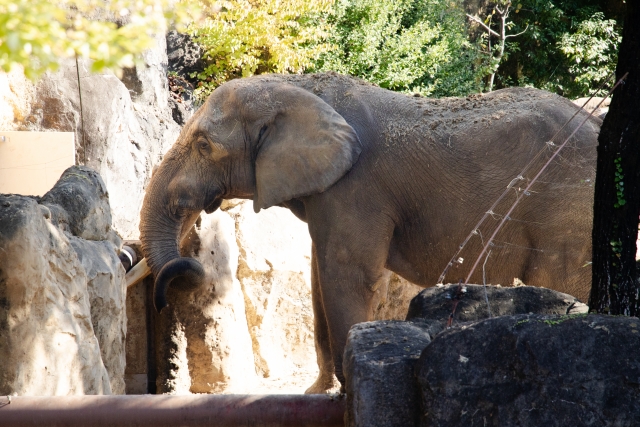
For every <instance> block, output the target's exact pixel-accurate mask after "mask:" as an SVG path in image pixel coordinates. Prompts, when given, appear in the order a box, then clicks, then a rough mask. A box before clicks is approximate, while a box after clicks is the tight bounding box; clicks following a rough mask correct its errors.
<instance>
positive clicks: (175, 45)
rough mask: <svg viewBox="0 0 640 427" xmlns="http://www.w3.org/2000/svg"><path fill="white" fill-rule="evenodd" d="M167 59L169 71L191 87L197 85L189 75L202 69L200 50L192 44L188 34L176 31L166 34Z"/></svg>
mask: <svg viewBox="0 0 640 427" xmlns="http://www.w3.org/2000/svg"><path fill="white" fill-rule="evenodd" d="M167 59H168V61H169V71H172V72H174V73H176V74H177V75H178V76H180V77H182V78H184V79H186V80H187V81H188V82H189V83H191V84H192V85H196V84H198V80H197V79H196V78H195V77H191V74H193V73H197V72H200V71H202V70H203V69H204V63H203V61H202V49H201V48H200V46H198V45H197V44H196V43H194V42H193V40H192V39H191V36H189V35H188V34H183V33H179V32H177V31H169V32H168V33H167Z"/></svg>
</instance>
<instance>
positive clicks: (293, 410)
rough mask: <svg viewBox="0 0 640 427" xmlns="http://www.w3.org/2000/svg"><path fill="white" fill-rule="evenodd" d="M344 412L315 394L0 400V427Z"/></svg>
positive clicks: (274, 419)
mask: <svg viewBox="0 0 640 427" xmlns="http://www.w3.org/2000/svg"><path fill="white" fill-rule="evenodd" d="M344 412H345V399H344V398H343V397H338V396H331V395H319V394H316V395H302V394H300V395H284V394H283V395H233V394H228V395H188V396H168V395H135V396H134V395H128V396H51V397H46V396H38V397H36V396H12V397H10V398H8V397H4V396H3V397H0V427H5V426H6V427H8V426H11V427H34V426H39V427H40V426H47V427H80V426H91V427H106V426H109V427H116V426H132V427H133V426H141V427H142V426H144V427H148V426H153V427H164V426H171V427H190V426H217V427H232V426H233V427H240V426H246V427H248V426H251V427H294V426H295V427H330V426H331V427H333V426H336V427H338V426H340V427H342V426H344Z"/></svg>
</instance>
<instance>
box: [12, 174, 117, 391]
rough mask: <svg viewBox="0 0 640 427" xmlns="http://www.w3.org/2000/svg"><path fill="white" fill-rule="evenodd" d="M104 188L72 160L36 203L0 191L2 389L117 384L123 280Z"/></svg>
mask: <svg viewBox="0 0 640 427" xmlns="http://www.w3.org/2000/svg"><path fill="white" fill-rule="evenodd" d="M103 191H104V183H103V182H102V180H101V179H100V176H99V175H97V174H96V173H95V171H93V170H91V169H89V168H85V167H72V168H70V169H68V170H67V171H66V172H65V173H64V174H63V177H62V178H61V180H60V181H59V182H58V184H57V185H56V186H55V187H54V188H53V189H52V190H51V191H50V192H49V193H47V195H45V196H44V197H43V198H42V199H41V200H40V201H41V202H42V203H41V204H39V203H38V199H37V198H32V197H25V196H18V195H0V394H11V393H18V394H20V395H66V394H111V393H118V394H119V393H124V391H125V388H124V368H125V360H124V338H125V333H126V313H125V309H124V303H125V296H126V295H125V294H126V289H125V288H126V285H125V282H124V269H123V267H122V265H121V263H120V261H119V259H118V256H117V251H118V246H116V245H117V244H118V243H119V239H118V238H117V235H115V233H113V231H112V230H111V226H110V224H109V223H108V221H107V220H106V219H105V218H110V215H111V214H110V209H109V203H108V199H106V196H105V195H104V194H103ZM55 195H58V196H59V197H55ZM103 196H104V198H103ZM66 208H68V209H69V210H68V211H67V210H66ZM73 233H76V235H74V234H73ZM78 235H79V236H84V237H91V238H101V239H102V240H85V239H84V238H81V237H79V236H78ZM107 239H108V240H107Z"/></svg>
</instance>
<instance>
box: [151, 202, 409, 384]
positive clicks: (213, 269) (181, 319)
mask: <svg viewBox="0 0 640 427" xmlns="http://www.w3.org/2000/svg"><path fill="white" fill-rule="evenodd" d="M196 231H197V234H198V239H197V240H198V242H197V244H196V247H197V249H196V250H195V251H194V253H190V252H189V251H187V252H186V253H184V252H183V256H195V258H197V259H198V260H199V261H200V262H201V263H202V265H203V266H204V268H205V271H206V274H207V286H205V287H203V288H201V289H199V290H197V291H195V292H194V293H192V294H189V293H184V292H180V291H177V290H173V289H172V290H170V291H169V293H168V299H169V307H168V309H165V310H163V313H162V314H161V315H160V322H159V324H160V325H161V326H160V328H159V329H157V330H156V333H158V334H159V336H160V338H159V340H160V343H159V345H158V347H160V348H162V350H161V351H160V354H161V355H160V357H159V358H158V363H159V371H164V372H165V373H164V374H162V373H161V378H159V381H158V387H159V390H160V391H161V392H165V393H173V394H181V393H186V392H191V393H302V392H304V390H305V389H306V388H307V387H308V386H309V385H310V384H312V383H313V381H314V380H315V378H316V376H317V373H318V367H317V365H316V354H315V348H314V341H313V311H312V305H311V283H310V256H311V239H310V237H309V233H308V230H307V225H306V224H305V223H304V222H302V221H300V220H299V219H297V218H296V217H295V216H294V215H293V214H292V213H291V212H290V211H289V210H287V209H284V208H278V207H273V208H269V209H267V210H263V211H261V212H260V213H259V214H255V213H254V212H253V208H252V204H251V202H250V201H242V200H231V201H227V202H225V203H224V204H223V206H222V209H221V210H218V211H216V212H215V213H213V214H212V215H203V216H202V219H201V223H200V225H199V226H198V227H196ZM420 290H421V288H420V287H418V286H415V285H412V284H410V283H408V282H406V281H405V280H404V279H401V278H399V277H398V276H396V275H393V274H388V275H387V278H386V281H385V282H383V283H381V286H380V292H381V298H380V301H379V304H378V307H377V310H376V319H392V318H393V319H404V317H405V316H406V312H407V308H408V306H409V301H410V299H411V298H412V297H413V296H414V295H416V294H417V293H418V292H419V291H420ZM167 310H168V311H167ZM160 365H161V366H160Z"/></svg>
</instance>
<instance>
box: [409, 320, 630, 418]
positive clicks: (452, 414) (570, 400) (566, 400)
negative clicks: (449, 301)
mask: <svg viewBox="0 0 640 427" xmlns="http://www.w3.org/2000/svg"><path fill="white" fill-rule="evenodd" d="M639 331H640V320H638V319H637V318H631V317H614V316H602V315H586V314H576V315H568V316H566V315H565V316H557V315H556V316H542V315H519V316H504V317H497V318H494V319H488V320H484V321H480V322H477V323H472V324H467V325H460V326H456V327H454V328H451V329H449V330H447V331H445V332H443V333H441V334H440V335H438V336H437V337H436V338H435V339H434V340H433V341H432V342H431V344H429V345H428V346H427V347H426V348H425V350H424V352H423V353H422V355H421V357H420V360H419V362H418V364H417V366H416V373H417V376H418V381H419V383H420V388H421V392H422V408H423V417H422V422H421V424H420V425H422V426H425V427H426V426H429V427H440V426H442V427H445V426H447V427H448V426H454V425H455V426H469V427H473V426H487V425H491V426H520V427H528V426H531V427H538V426H549V427H553V426H569V425H580V426H620V427H623V426H629V427H631V426H637V425H640V406H638V401H639V399H640V356H638V352H639V350H640V333H639Z"/></svg>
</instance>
